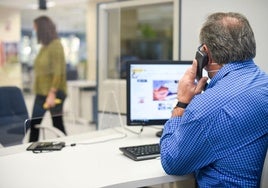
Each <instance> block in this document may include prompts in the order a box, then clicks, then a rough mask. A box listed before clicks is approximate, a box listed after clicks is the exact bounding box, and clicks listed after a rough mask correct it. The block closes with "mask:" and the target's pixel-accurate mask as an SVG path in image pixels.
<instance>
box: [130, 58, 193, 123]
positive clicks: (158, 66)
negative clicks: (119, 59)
mask: <svg viewBox="0 0 268 188" xmlns="http://www.w3.org/2000/svg"><path fill="white" fill-rule="evenodd" d="M191 63H192V61H170V60H169V61H159V60H146V61H142V60H140V61H129V62H127V125H163V124H164V123H165V122H166V121H167V120H168V119H169V118H170V116H171V111H172V109H173V107H174V105H175V103H176V98H177V87H178V82H179V79H180V78H181V77H182V76H183V74H184V72H185V71H186V69H187V68H188V67H189V66H190V65H191Z"/></svg>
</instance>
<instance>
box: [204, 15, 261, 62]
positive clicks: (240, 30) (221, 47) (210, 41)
mask: <svg viewBox="0 0 268 188" xmlns="http://www.w3.org/2000/svg"><path fill="white" fill-rule="evenodd" d="M199 38H200V42H201V43H202V44H206V45H207V47H208V48H209V50H210V52H211V56H212V59H213V60H214V61H215V62H216V63H218V64H226V63H229V62H234V61H236V62H242V61H246V60H250V59H253V58H254V57H255V56H256V42H255V38H254V33H253V30H252V28H251V26H250V24H249V22H248V20H247V18H246V17H245V16H243V15H241V14H239V13H234V12H229V13H222V12H218V13H214V14H211V15H210V16H208V18H207V21H206V22H205V23H204V25H203V27H202V29H201V32H200V36H199Z"/></svg>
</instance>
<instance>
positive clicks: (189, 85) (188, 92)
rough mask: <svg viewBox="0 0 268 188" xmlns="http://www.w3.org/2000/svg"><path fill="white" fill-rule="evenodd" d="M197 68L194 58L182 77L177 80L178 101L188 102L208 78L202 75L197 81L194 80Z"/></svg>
mask: <svg viewBox="0 0 268 188" xmlns="http://www.w3.org/2000/svg"><path fill="white" fill-rule="evenodd" d="M196 70H197V61H196V60H194V61H193V64H192V66H191V67H190V68H188V69H187V71H186V72H185V73H184V75H183V77H182V78H181V79H180V80H179V85H178V95H177V98H178V100H179V101H180V102H183V103H190V102H191V100H192V98H193V97H194V96H195V95H196V94H199V93H201V92H202V91H203V89H204V87H205V85H206V83H207V80H208V78H207V77H202V78H201V79H200V80H199V82H198V83H196V82H195V77H196Z"/></svg>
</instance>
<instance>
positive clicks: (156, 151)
mask: <svg viewBox="0 0 268 188" xmlns="http://www.w3.org/2000/svg"><path fill="white" fill-rule="evenodd" d="M119 149H120V150H121V151H122V152H123V154H124V155H126V156H127V157H129V158H131V159H133V160H134V161H142V160H147V159H155V158H157V157H159V156H160V145H159V144H158V143H157V144H145V145H138V146H126V147H120V148H119Z"/></svg>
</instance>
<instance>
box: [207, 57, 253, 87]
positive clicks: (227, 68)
mask: <svg viewBox="0 0 268 188" xmlns="http://www.w3.org/2000/svg"><path fill="white" fill-rule="evenodd" d="M248 66H256V65H255V63H254V61H253V60H252V59H251V60H248V61H243V62H230V63H227V64H225V65H224V66H223V67H222V68H221V69H220V70H219V71H218V72H217V74H216V75H215V76H214V77H213V78H212V79H211V80H210V82H209V84H208V85H207V87H206V89H209V88H212V87H213V86H214V85H215V84H216V83H217V82H218V81H220V80H221V79H222V78H224V77H225V76H226V75H228V74H229V73H230V72H231V71H235V70H238V69H242V68H244V67H248Z"/></svg>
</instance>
